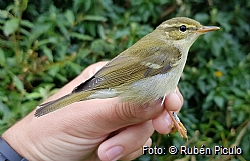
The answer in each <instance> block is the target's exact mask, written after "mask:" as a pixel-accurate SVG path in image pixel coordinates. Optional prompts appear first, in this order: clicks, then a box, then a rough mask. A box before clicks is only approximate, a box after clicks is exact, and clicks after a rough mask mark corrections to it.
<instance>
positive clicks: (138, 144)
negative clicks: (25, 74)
mask: <svg viewBox="0 0 250 161" xmlns="http://www.w3.org/2000/svg"><path fill="white" fill-rule="evenodd" d="M153 132H154V128H153V126H152V122H151V121H147V122H145V123H142V124H137V125H133V126H130V127H127V128H126V129H125V130H123V131H121V132H120V133H119V134H117V135H115V136H113V137H111V138H109V139H108V140H106V141H104V142H103V143H102V144H101V145H100V146H99V148H98V156H99V158H100V159H101V160H117V159H120V158H122V157H125V156H127V155H129V154H131V155H132V156H134V155H138V153H137V152H136V151H138V150H139V149H141V148H142V146H143V145H144V144H145V142H147V140H148V138H149V137H150V136H151V135H152V134H153ZM142 134H143V135H142ZM138 138H139V139H138ZM134 152H136V153H134ZM132 153H134V154H132Z"/></svg>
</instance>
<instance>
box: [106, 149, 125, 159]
mask: <svg viewBox="0 0 250 161" xmlns="http://www.w3.org/2000/svg"><path fill="white" fill-rule="evenodd" d="M122 151H123V147H122V146H114V147H112V148H110V149H109V150H107V151H106V154H107V156H108V158H109V160H117V159H118V158H117V157H118V156H119V155H120V154H121V153H122Z"/></svg>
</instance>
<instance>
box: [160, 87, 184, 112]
mask: <svg viewBox="0 0 250 161" xmlns="http://www.w3.org/2000/svg"><path fill="white" fill-rule="evenodd" d="M164 105H165V107H166V109H167V110H169V111H178V110H180V109H181V107H182V105H183V96H182V95H181V93H180V91H179V88H177V89H176V91H174V92H173V93H170V94H169V95H167V96H166V98H165V102H164Z"/></svg>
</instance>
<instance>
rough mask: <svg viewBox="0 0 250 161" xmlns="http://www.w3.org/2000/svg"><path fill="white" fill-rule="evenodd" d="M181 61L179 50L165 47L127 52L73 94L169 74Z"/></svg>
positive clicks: (81, 85)
mask: <svg viewBox="0 0 250 161" xmlns="http://www.w3.org/2000/svg"><path fill="white" fill-rule="evenodd" d="M131 51H132V52H133V53H131ZM172 52H174V53H176V54H172ZM148 55H150V56H148ZM180 59H181V53H180V51H179V49H177V48H175V47H169V46H168V47H166V46H164V45H162V46H151V47H149V48H147V49H144V50H133V49H132V50H125V51H124V52H123V53H121V54H120V55H118V56H117V57H115V58H114V59H112V60H111V61H110V62H109V63H108V64H106V65H105V66H104V67H103V68H101V69H100V70H99V71H98V72H97V73H96V74H95V75H94V76H93V77H91V78H90V79H88V80H87V81H85V82H83V83H82V84H80V85H79V86H77V87H76V88H75V89H74V90H73V91H72V92H73V93H74V92H81V91H84V90H98V89H109V88H111V89H112V87H116V86H121V85H126V84H127V85H128V84H131V83H133V82H135V81H136V80H140V79H143V78H146V77H150V76H154V75H157V74H164V73H167V72H169V71H170V70H171V69H172V68H173V67H174V66H175V65H176V64H178V61H179V60H180Z"/></svg>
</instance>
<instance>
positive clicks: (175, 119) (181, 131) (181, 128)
mask: <svg viewBox="0 0 250 161" xmlns="http://www.w3.org/2000/svg"><path fill="white" fill-rule="evenodd" d="M168 114H169V115H170V117H171V119H172V121H173V125H171V126H172V130H171V132H170V133H174V132H175V131H176V130H177V131H178V132H179V134H180V135H181V137H184V138H185V139H188V136H187V130H186V128H185V127H184V125H183V124H182V123H181V121H180V119H179V117H178V116H177V114H176V113H174V112H173V113H171V112H170V111H168Z"/></svg>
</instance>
